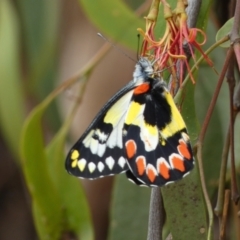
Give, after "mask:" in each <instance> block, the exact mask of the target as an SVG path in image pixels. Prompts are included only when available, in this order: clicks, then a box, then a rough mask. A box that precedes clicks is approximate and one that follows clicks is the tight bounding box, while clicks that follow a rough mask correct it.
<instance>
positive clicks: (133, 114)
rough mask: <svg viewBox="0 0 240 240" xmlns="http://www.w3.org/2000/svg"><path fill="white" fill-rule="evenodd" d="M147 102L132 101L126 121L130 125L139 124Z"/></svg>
mask: <svg viewBox="0 0 240 240" xmlns="http://www.w3.org/2000/svg"><path fill="white" fill-rule="evenodd" d="M144 107H145V104H139V103H138V102H134V101H132V102H131V104H130V105H129V108H128V113H127V116H126V119H125V123H126V124H128V125H130V124H134V125H137V126H139V124H140V122H139V120H140V119H139V116H140V115H141V114H142V113H143V109H144Z"/></svg>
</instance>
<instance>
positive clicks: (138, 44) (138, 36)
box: [137, 34, 140, 60]
mask: <svg viewBox="0 0 240 240" xmlns="http://www.w3.org/2000/svg"><path fill="white" fill-rule="evenodd" d="M137 38H138V42H137V60H139V56H140V54H139V52H140V51H139V49H140V47H139V46H140V34H138V35H137Z"/></svg>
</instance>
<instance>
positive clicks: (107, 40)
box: [97, 33, 136, 63]
mask: <svg viewBox="0 0 240 240" xmlns="http://www.w3.org/2000/svg"><path fill="white" fill-rule="evenodd" d="M97 35H98V36H99V37H101V38H102V39H104V40H105V41H106V42H108V43H109V44H110V45H111V46H112V47H114V48H115V49H116V50H117V51H118V52H120V53H122V54H123V55H124V56H125V57H127V58H128V59H130V60H132V61H133V62H135V63H136V60H134V59H133V58H131V57H130V56H129V55H127V53H125V52H124V51H123V50H122V49H120V48H119V47H118V46H117V45H116V44H114V43H113V42H112V41H110V40H109V39H107V38H106V37H104V36H103V35H102V34H101V33H97Z"/></svg>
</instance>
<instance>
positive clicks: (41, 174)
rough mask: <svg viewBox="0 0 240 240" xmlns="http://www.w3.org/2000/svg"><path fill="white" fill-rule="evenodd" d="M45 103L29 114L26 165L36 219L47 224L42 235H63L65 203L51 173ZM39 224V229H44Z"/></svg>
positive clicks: (23, 147) (24, 143) (24, 144)
mask: <svg viewBox="0 0 240 240" xmlns="http://www.w3.org/2000/svg"><path fill="white" fill-rule="evenodd" d="M44 110H45V109H44V107H43V106H41V105H39V106H38V107H36V108H35V109H34V110H33V111H32V113H31V114H30V116H29V117H28V118H27V120H26V122H25V124H24V128H23V133H22V144H21V156H22V167H23V172H24V175H25V179H26V183H27V186H28V188H29V191H30V193H31V196H32V199H33V201H34V204H35V212H37V213H39V215H35V216H34V217H35V220H36V219H38V222H40V223H41V224H42V225H44V229H45V231H44V233H45V234H43V233H42V232H41V231H38V233H39V236H40V238H41V239H48V238H47V236H49V238H50V239H53V240H54V239H59V237H60V236H61V231H62V218H63V211H62V203H61V201H60V196H59V194H58V192H57V189H56V188H55V186H54V184H53V181H52V179H51V177H50V174H49V172H48V167H47V164H48V163H47V156H46V153H45V149H44V139H43V131H42V128H41V123H42V115H43V112H44ZM40 229H41V228H39V229H38V230H40Z"/></svg>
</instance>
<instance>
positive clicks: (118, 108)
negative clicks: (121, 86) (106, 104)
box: [103, 91, 133, 127]
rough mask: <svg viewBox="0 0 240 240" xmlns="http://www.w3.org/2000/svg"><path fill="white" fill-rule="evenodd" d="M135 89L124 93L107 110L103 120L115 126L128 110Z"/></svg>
mask: <svg viewBox="0 0 240 240" xmlns="http://www.w3.org/2000/svg"><path fill="white" fill-rule="evenodd" d="M132 94H133V91H130V92H128V93H126V94H125V95H123V96H122V97H121V98H120V99H119V100H118V101H117V102H116V103H114V104H113V105H112V106H111V108H110V109H109V110H108V111H107V112H106V116H105V117H104V119H103V121H104V122H105V123H110V124H112V125H113V127H115V126H116V125H117V124H118V122H119V121H120V120H121V118H122V116H123V115H124V113H125V112H126V111H127V110H128V105H129V102H130V101H131V98H132Z"/></svg>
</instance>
